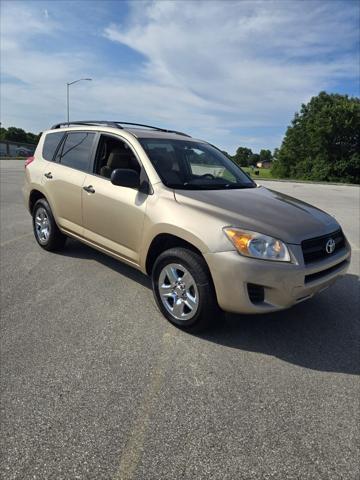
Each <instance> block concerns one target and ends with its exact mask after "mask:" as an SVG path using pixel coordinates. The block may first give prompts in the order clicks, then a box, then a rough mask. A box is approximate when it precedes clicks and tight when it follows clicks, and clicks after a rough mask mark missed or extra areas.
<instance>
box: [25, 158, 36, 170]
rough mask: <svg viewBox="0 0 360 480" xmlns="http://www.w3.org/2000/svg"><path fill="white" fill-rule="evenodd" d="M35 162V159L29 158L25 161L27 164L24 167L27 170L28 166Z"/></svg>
mask: <svg viewBox="0 0 360 480" xmlns="http://www.w3.org/2000/svg"><path fill="white" fill-rule="evenodd" d="M34 160H35V157H28V158H27V159H26V160H25V164H24V167H25V168H26V167H27V166H28V165H30V163H31V162H33V161H34Z"/></svg>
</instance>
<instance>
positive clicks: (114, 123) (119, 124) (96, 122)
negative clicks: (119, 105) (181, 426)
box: [51, 120, 191, 137]
mask: <svg viewBox="0 0 360 480" xmlns="http://www.w3.org/2000/svg"><path fill="white" fill-rule="evenodd" d="M71 125H88V126H96V125H105V126H107V127H113V128H120V129H122V130H123V129H124V127H122V125H129V126H132V125H133V126H134V127H145V128H151V129H153V130H157V131H158V132H166V133H176V134H177V135H183V136H184V137H191V135H188V134H187V133H183V132H178V131H177V130H168V129H166V128H160V127H154V126H153V125H146V124H144V123H133V122H121V121H120V122H119V121H108V120H78V121H76V122H69V123H68V122H61V123H56V124H55V125H53V126H52V127H51V130H54V129H56V128H61V127H69V126H71Z"/></svg>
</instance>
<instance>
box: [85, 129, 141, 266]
mask: <svg viewBox="0 0 360 480" xmlns="http://www.w3.org/2000/svg"><path fill="white" fill-rule="evenodd" d="M115 168H133V169H135V170H138V171H140V170H141V166H140V164H139V162H138V160H137V159H136V157H135V155H134V153H133V151H132V150H131V148H130V147H129V146H128V145H127V144H126V143H125V142H123V141H121V140H118V139H116V138H114V137H113V136H108V135H101V138H100V141H99V146H98V149H97V155H96V160H95V166H94V173H93V174H89V175H87V176H86V179H85V183H84V188H83V192H82V205H83V225H84V237H85V238H86V239H87V240H90V241H91V242H93V243H94V244H96V245H98V246H100V247H103V248H105V249H106V250H108V251H110V252H113V253H115V254H117V255H120V256H121V257H122V258H124V259H125V260H127V261H129V262H131V263H135V264H138V263H139V251H140V245H141V236H142V229H143V223H144V217H145V209H146V201H147V197H148V195H147V194H146V193H142V192H139V190H137V189H134V188H126V187H119V186H116V185H113V184H112V183H111V181H110V176H111V171H112V170H113V169H115Z"/></svg>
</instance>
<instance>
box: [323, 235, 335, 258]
mask: <svg viewBox="0 0 360 480" xmlns="http://www.w3.org/2000/svg"><path fill="white" fill-rule="evenodd" d="M335 246H336V244H335V240H334V239H333V238H329V240H328V241H327V242H326V245H325V250H326V253H328V254H329V255H330V253H333V251H334V250H335Z"/></svg>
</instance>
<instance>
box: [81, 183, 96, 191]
mask: <svg viewBox="0 0 360 480" xmlns="http://www.w3.org/2000/svg"><path fill="white" fill-rule="evenodd" d="M83 189H84V190H85V192H88V193H95V188H94V187H93V186H92V185H89V186H88V187H83Z"/></svg>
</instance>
